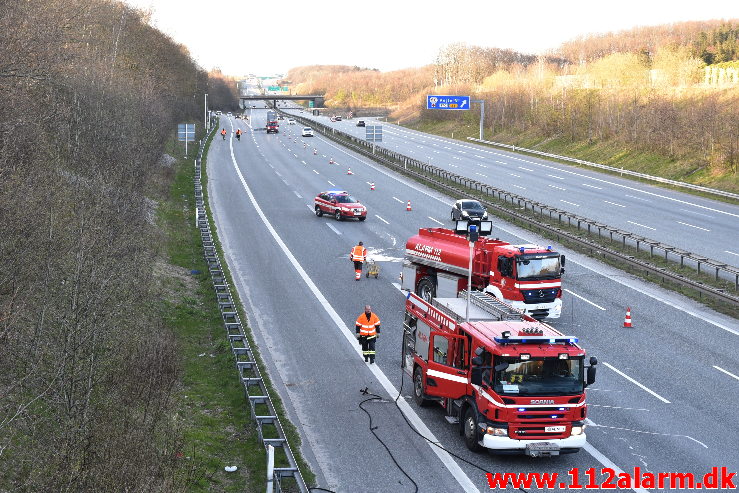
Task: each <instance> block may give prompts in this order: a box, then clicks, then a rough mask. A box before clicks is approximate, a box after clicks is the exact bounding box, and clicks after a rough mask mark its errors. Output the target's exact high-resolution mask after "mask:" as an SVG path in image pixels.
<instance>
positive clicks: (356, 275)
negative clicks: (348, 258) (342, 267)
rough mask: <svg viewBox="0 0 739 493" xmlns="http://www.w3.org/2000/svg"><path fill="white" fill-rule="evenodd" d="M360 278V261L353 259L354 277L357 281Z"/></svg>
mask: <svg viewBox="0 0 739 493" xmlns="http://www.w3.org/2000/svg"><path fill="white" fill-rule="evenodd" d="M361 278H362V262H359V261H357V260H355V261H354V279H355V280H357V281H359V280H360V279H361Z"/></svg>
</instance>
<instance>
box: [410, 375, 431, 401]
mask: <svg viewBox="0 0 739 493" xmlns="http://www.w3.org/2000/svg"><path fill="white" fill-rule="evenodd" d="M413 400H414V401H416V404H418V405H419V406H421V407H426V406H428V405H429V404H431V401H430V400H428V399H424V398H423V374H422V373H421V367H420V366H417V367H416V370H415V371H414V372H413Z"/></svg>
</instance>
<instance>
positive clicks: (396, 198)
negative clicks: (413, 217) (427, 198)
mask: <svg viewBox="0 0 739 493" xmlns="http://www.w3.org/2000/svg"><path fill="white" fill-rule="evenodd" d="M393 198H394V199H395V200H397V201H398V202H400V203H401V204H402V203H403V201H402V200H400V199H399V198H398V197H393Z"/></svg>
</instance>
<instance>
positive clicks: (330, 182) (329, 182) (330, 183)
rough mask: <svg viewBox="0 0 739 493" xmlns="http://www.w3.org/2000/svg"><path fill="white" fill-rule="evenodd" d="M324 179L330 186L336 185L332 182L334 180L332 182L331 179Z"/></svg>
mask: <svg viewBox="0 0 739 493" xmlns="http://www.w3.org/2000/svg"><path fill="white" fill-rule="evenodd" d="M326 181H327V182H328V184H329V185H331V186H332V187H335V186H336V185H335V184H334V182H332V181H330V180H326Z"/></svg>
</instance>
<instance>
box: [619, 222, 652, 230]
mask: <svg viewBox="0 0 739 493" xmlns="http://www.w3.org/2000/svg"><path fill="white" fill-rule="evenodd" d="M626 222H627V223H629V224H633V225H635V226H641V227H642V228H647V229H651V230H652V231H657V228H653V227H651V226H646V225H644V224H639V223H635V222H634V221H626Z"/></svg>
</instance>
